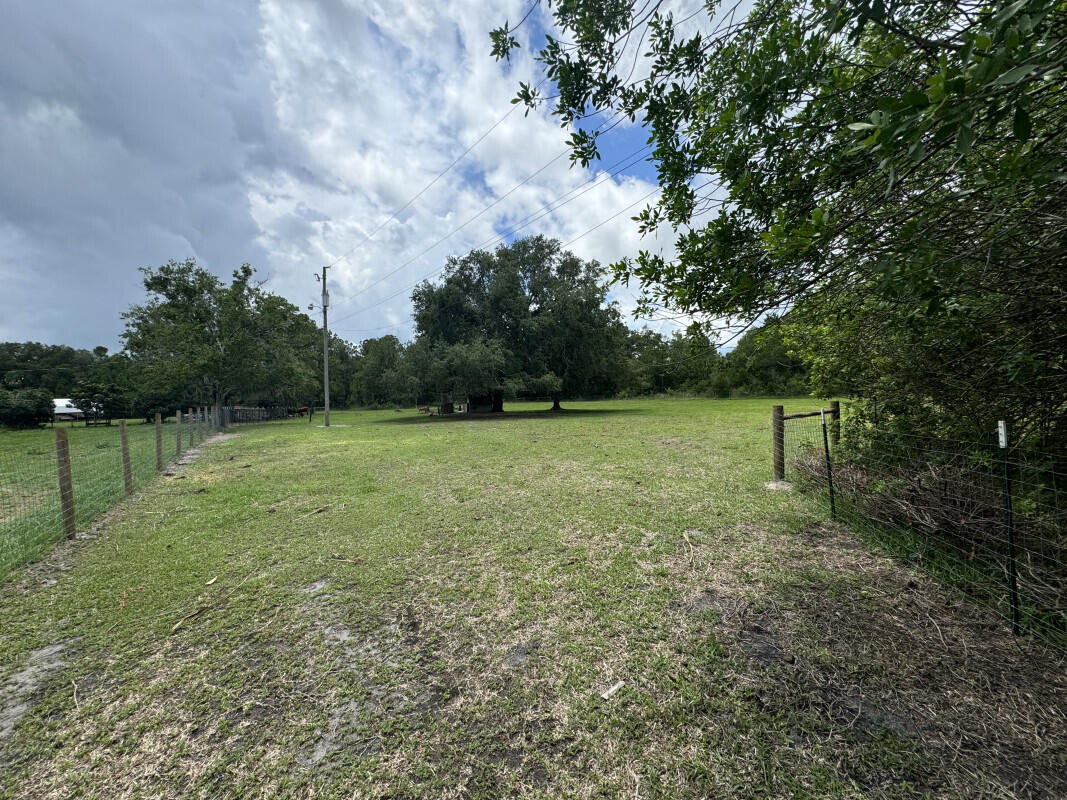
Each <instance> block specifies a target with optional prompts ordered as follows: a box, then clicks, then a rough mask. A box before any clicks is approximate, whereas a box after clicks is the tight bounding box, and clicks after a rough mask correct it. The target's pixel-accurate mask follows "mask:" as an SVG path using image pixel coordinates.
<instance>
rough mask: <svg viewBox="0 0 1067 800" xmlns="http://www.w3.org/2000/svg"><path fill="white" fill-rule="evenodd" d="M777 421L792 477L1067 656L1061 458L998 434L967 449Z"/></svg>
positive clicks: (1066, 522)
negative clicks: (1016, 444) (1014, 444)
mask: <svg viewBox="0 0 1067 800" xmlns="http://www.w3.org/2000/svg"><path fill="white" fill-rule="evenodd" d="M778 417H779V412H777V411H775V413H774V415H773V416H772V420H773V421H774V425H773V428H774V437H773V440H772V444H773V445H774V448H775V451H776V457H777V456H778V455H779V454H780V456H781V457H782V459H783V463H784V473H785V474H784V478H785V480H787V481H789V482H790V483H792V484H793V485H794V486H795V487H796V488H797V489H798V490H800V491H804V492H807V493H810V494H812V495H814V496H816V497H818V499H819V502H820V503H823V504H824V508H825V509H826V511H827V512H828V514H829V515H830V516H831V517H834V518H836V519H838V520H839V521H840V522H842V523H843V524H845V525H846V526H847V527H849V528H851V529H852V530H854V531H855V532H857V533H858V534H860V535H861V536H862V537H863V538H865V539H867V540H868V541H871V542H873V543H875V544H876V545H877V546H878V547H880V548H882V549H884V550H885V551H887V552H889V553H890V554H891V555H894V556H896V557H898V558H901V559H903V560H905V561H907V562H908V563H911V564H914V565H916V566H918V567H920V568H922V569H923V570H925V571H927V572H928V573H930V574H931V575H933V576H934V577H935V578H937V579H938V580H940V581H941V582H942V583H944V584H946V585H947V586H950V587H952V588H954V589H958V590H960V591H962V592H964V593H965V594H966V595H968V596H969V597H971V598H972V599H974V600H975V601H977V602H979V603H981V604H983V605H986V606H988V607H990V608H992V609H994V610H995V611H996V612H998V613H999V614H1001V615H1002V616H1003V617H1004V618H1005V619H1006V620H1008V621H1009V622H1010V624H1011V625H1012V628H1013V629H1014V630H1015V632H1016V633H1022V634H1027V635H1032V636H1035V637H1038V638H1040V639H1043V640H1044V641H1046V642H1048V643H1050V644H1052V645H1053V646H1055V647H1057V648H1060V649H1065V650H1067V473H1064V472H1063V471H1062V470H1063V467H1062V464H1061V463H1060V462H1059V461H1058V460H1057V459H1055V458H1053V457H1052V456H1051V455H1049V454H1045V453H1041V452H1034V451H1029V450H1023V449H1021V448H1018V447H1015V448H1012V447H1009V446H1007V445H1008V442H1007V441H1006V437H1005V439H1004V440H1001V439H999V438H998V436H997V432H996V431H991V432H990V437H989V440H987V441H984V442H963V441H954V440H946V439H937V438H933V437H929V436H919V435H910V434H901V433H899V432H897V431H892V432H890V431H885V430H879V429H877V428H873V427H870V426H868V427H865V428H863V429H862V430H858V429H857V430H850V428H849V426H847V425H845V426H843V432H842V433H841V434H840V437H838V436H836V435H835V434H836V433H838V431H839V430H841V429H840V428H838V430H835V423H836V424H838V425H839V422H838V421H837V420H834V419H833V417H831V415H830V414H828V413H827V414H820V413H818V412H816V414H815V415H813V416H797V417H794V418H784V419H781V420H779V418H778ZM1005 433H1006V432H1005ZM1002 443H1003V445H1004V446H1002ZM775 477H776V478H779V476H778V475H776V476H775Z"/></svg>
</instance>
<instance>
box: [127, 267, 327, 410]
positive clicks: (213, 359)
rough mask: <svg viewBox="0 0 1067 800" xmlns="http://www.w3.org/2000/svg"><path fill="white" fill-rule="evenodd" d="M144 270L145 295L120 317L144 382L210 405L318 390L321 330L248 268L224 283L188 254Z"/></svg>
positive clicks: (276, 399) (287, 400)
mask: <svg viewBox="0 0 1067 800" xmlns="http://www.w3.org/2000/svg"><path fill="white" fill-rule="evenodd" d="M142 272H143V273H144V285H145V289H146V290H147V291H148V294H149V299H148V301H147V302H145V303H144V304H141V305H134V306H131V307H130V309H129V310H128V311H127V312H126V313H125V314H123V317H124V319H125V320H126V331H125V333H123V340H124V342H125V345H126V352H127V353H128V354H129V356H130V357H131V358H132V359H133V360H134V361H136V362H137V363H138V365H139V366H140V369H141V371H142V372H141V374H142V381H143V382H144V384H145V385H147V386H150V387H153V388H155V389H156V390H159V391H163V392H166V393H180V392H183V391H184V392H193V393H194V394H195V395H196V396H198V397H199V398H200V399H201V400H202V401H205V402H211V403H226V402H232V401H235V400H240V401H244V402H261V403H277V404H279V405H286V404H294V403H303V402H306V401H307V399H308V398H309V397H312V396H314V394H315V393H316V391H318V390H321V377H319V375H320V373H319V372H318V369H317V365H318V364H319V363H320V362H319V359H321V357H322V355H321V353H322V351H321V334H320V332H319V329H318V328H317V327H316V325H315V323H313V322H312V321H311V319H309V318H308V317H307V315H306V314H303V313H301V312H300V311H299V310H298V309H297V308H296V307H295V306H294V305H293V304H292V303H290V302H288V301H287V300H285V299H284V298H281V297H278V296H277V295H274V294H270V293H269V292H267V291H265V290H264V289H263V288H262V286H260V285H258V284H256V283H255V282H254V281H253V275H254V271H253V269H252V268H251V267H250V266H249V265H247V264H245V265H243V266H242V267H241V268H240V269H239V270H236V271H235V272H234V273H233V280H232V281H231V283H230V285H228V286H227V285H226V284H224V283H223V282H222V281H221V280H219V279H218V278H217V277H216V276H215V275H213V274H212V273H210V272H208V271H207V270H205V269H204V268H203V267H200V266H199V265H197V264H196V262H195V261H194V260H192V259H189V260H187V261H184V262H177V261H170V262H168V263H167V264H165V265H163V266H161V267H159V268H146V269H143V270H142ZM316 387H318V389H317V388H316Z"/></svg>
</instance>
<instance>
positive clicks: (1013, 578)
mask: <svg viewBox="0 0 1067 800" xmlns="http://www.w3.org/2000/svg"><path fill="white" fill-rule="evenodd" d="M997 438H998V439H999V440H1000V460H1001V464H1002V465H1003V468H1004V524H1005V525H1007V527H1008V605H1009V606H1010V607H1011V632H1012V633H1014V634H1015V635H1016V636H1018V635H1019V633H1020V632H1021V631H1022V628H1021V626H1020V625H1019V576H1018V572H1017V566H1016V563H1015V562H1016V553H1015V519H1014V516H1013V514H1012V509H1011V465H1010V463H1009V462H1008V423H1007V422H1006V421H1004V420H1000V421H999V422H997Z"/></svg>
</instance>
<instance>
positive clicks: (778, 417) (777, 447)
mask: <svg viewBox="0 0 1067 800" xmlns="http://www.w3.org/2000/svg"><path fill="white" fill-rule="evenodd" d="M771 445H772V447H773V449H774V479H775V480H776V481H784V480H785V407H784V406H773V407H772V408H771Z"/></svg>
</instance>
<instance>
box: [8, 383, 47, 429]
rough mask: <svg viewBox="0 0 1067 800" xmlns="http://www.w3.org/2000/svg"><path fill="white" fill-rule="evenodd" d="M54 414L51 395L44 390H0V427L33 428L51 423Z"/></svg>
mask: <svg viewBox="0 0 1067 800" xmlns="http://www.w3.org/2000/svg"><path fill="white" fill-rule="evenodd" d="M54 413H55V406H54V405H53V404H52V395H51V394H49V393H48V392H47V391H45V390H44V389H20V390H19V391H15V392H8V391H4V390H2V389H0V425H5V426H7V427H9V428H33V427H36V426H37V425H40V424H41V423H42V422H51V421H52V416H53V415H54Z"/></svg>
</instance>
